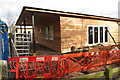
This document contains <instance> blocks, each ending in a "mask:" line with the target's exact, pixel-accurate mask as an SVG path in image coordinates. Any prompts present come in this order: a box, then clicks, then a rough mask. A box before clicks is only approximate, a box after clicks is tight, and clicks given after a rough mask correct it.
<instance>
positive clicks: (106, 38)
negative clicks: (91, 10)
mask: <svg viewBox="0 0 120 80" xmlns="http://www.w3.org/2000/svg"><path fill="white" fill-rule="evenodd" d="M107 29H108V28H107V27H105V42H108V32H107Z"/></svg>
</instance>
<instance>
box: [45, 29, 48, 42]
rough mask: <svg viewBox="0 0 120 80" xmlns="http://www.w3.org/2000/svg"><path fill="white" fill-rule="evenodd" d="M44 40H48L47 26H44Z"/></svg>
mask: <svg viewBox="0 0 120 80" xmlns="http://www.w3.org/2000/svg"><path fill="white" fill-rule="evenodd" d="M45 40H48V27H45Z"/></svg>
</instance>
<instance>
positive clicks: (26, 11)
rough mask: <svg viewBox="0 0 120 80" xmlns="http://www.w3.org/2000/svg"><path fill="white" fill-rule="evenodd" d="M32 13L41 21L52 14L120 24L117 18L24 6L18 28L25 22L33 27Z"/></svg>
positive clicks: (17, 23)
mask: <svg viewBox="0 0 120 80" xmlns="http://www.w3.org/2000/svg"><path fill="white" fill-rule="evenodd" d="M32 12H34V16H35V17H36V18H38V17H39V18H40V20H43V18H45V17H50V15H51V14H52V15H59V16H70V17H82V18H90V19H99V20H106V21H115V22H120V19H117V18H110V17H103V16H95V15H88V14H81V13H71V12H63V11H56V10H49V9H41V8H33V7H26V6H24V7H23V9H22V12H21V14H20V16H19V18H18V20H17V22H16V25H17V26H20V25H23V24H24V20H25V21H26V25H27V26H31V25H32Z"/></svg>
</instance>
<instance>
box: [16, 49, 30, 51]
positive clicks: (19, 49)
mask: <svg viewBox="0 0 120 80" xmlns="http://www.w3.org/2000/svg"><path fill="white" fill-rule="evenodd" d="M16 50H17V51H18V50H20V51H22V50H23V51H25V50H29V49H16Z"/></svg>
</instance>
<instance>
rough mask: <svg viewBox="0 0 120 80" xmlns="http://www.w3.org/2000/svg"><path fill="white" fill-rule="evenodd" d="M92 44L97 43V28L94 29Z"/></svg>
mask: <svg viewBox="0 0 120 80" xmlns="http://www.w3.org/2000/svg"><path fill="white" fill-rule="evenodd" d="M94 42H95V43H98V27H94Z"/></svg>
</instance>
